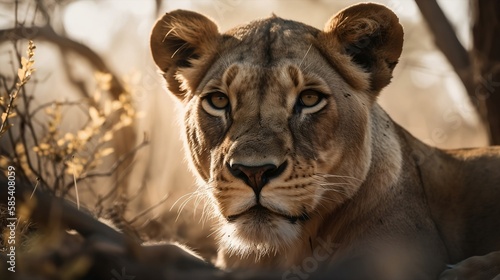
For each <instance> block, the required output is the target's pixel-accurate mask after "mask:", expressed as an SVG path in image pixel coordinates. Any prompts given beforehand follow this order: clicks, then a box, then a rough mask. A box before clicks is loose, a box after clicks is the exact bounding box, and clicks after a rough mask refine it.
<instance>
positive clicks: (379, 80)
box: [323, 3, 403, 93]
mask: <svg viewBox="0 0 500 280" xmlns="http://www.w3.org/2000/svg"><path fill="white" fill-rule="evenodd" d="M323 36H324V39H325V40H328V41H330V42H328V43H327V45H329V47H330V48H332V47H333V48H336V51H340V52H341V53H343V54H345V55H347V56H349V57H350V60H351V61H352V62H354V63H355V64H356V65H358V66H359V67H361V68H362V69H363V70H364V71H365V72H368V73H369V74H370V78H371V81H370V91H372V92H374V93H378V92H380V90H381V89H382V88H384V87H385V86H386V85H388V84H389V82H390V80H391V78H392V70H393V69H394V67H395V66H396V64H397V63H398V59H399V56H400V55H401V51H402V48H403V27H402V26H401V24H399V20H398V17H397V16H396V15H395V14H394V12H392V11H391V10H390V9H389V8H387V7H385V6H383V5H378V4H373V3H363V4H358V5H354V6H351V7H348V8H346V9H344V10H342V11H340V12H339V13H337V14H336V15H335V16H333V17H332V18H331V19H330V20H329V21H328V22H327V24H326V26H325V30H324V32H323Z"/></svg>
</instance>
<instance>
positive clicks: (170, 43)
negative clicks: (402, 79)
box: [151, 4, 500, 280]
mask: <svg viewBox="0 0 500 280" xmlns="http://www.w3.org/2000/svg"><path fill="white" fill-rule="evenodd" d="M402 43H403V30H402V27H401V25H400V24H399V22H398V18H397V17H396V15H395V14H394V13H392V12H391V11H390V10H389V9H387V8H386V7H384V6H381V5H377V4H359V5H355V6H352V7H349V8H347V9H345V10H343V11H341V12H339V13H338V14H336V15H335V16H334V17H332V19H330V20H329V21H328V23H327V24H326V27H325V29H324V30H323V31H320V30H317V29H315V28H313V27H310V26H307V25H304V24H302V23H298V22H294V21H289V20H284V19H281V18H279V17H275V16H274V17H271V18H269V19H264V20H259V21H254V22H251V23H249V24H247V25H244V26H240V27H237V28H234V29H232V30H229V31H227V32H226V33H224V34H220V33H218V31H217V27H216V25H215V24H214V23H213V22H212V21H210V20H209V19H208V18H206V17H204V16H202V15H200V14H196V13H193V12H188V11H182V10H177V11H173V12H171V13H168V14H166V15H165V16H164V17H163V18H162V19H160V20H159V21H158V23H157V24H156V26H155V27H154V29H153V32H152V35H151V50H152V53H153V58H154V60H155V62H156V63H157V65H158V66H159V68H160V69H161V71H162V73H163V75H164V77H165V79H166V81H167V84H168V87H169V90H170V91H171V92H172V93H173V94H175V95H176V96H177V98H178V99H179V100H180V101H181V103H182V104H183V106H184V109H185V110H184V112H185V114H184V129H185V137H186V138H185V139H186V141H185V143H186V149H187V151H188V155H189V159H190V161H191V163H192V166H193V169H194V170H195V171H196V173H197V175H198V176H199V178H200V182H201V186H200V189H201V191H203V192H205V193H206V194H207V199H208V200H209V203H210V204H211V205H212V206H213V214H214V218H215V219H216V220H217V228H216V231H217V232H218V233H219V240H220V252H219V253H220V258H219V261H218V265H219V266H221V267H223V268H231V269H233V268H250V267H255V268H262V269H265V268H272V269H276V268H279V269H283V270H284V276H283V277H284V279H285V278H286V277H288V278H286V279H304V275H301V274H299V272H297V271H295V270H294V269H296V268H297V267H298V268H300V266H301V265H304V263H305V262H306V261H307V260H309V259H311V258H312V259H313V260H315V261H316V262H317V263H321V265H324V266H326V267H330V268H331V269H333V271H334V272H332V273H341V272H342V271H343V270H345V271H344V272H346V273H347V274H348V275H361V276H359V277H360V279H384V280H387V279H434V278H435V277H437V275H439V273H440V272H442V271H443V270H444V269H445V264H446V263H457V262H460V261H462V260H464V259H466V258H468V257H471V256H474V255H486V254H488V253H490V252H493V251H495V250H500V238H499V237H498V236H499V235H498V232H499V230H500V220H499V219H498V216H499V215H500V206H499V203H498V200H499V198H500V188H499V184H500V175H499V174H500V173H499V172H498V170H499V169H500V148H485V149H475V150H458V151H442V150H438V149H435V148H432V147H429V146H427V145H425V144H423V143H421V142H420V141H419V140H417V139H415V138H414V137H412V136H411V135H410V134H409V133H408V132H407V131H406V130H404V129H403V128H401V127H399V126H398V125H397V124H396V123H394V122H393V121H392V120H391V119H390V117H389V116H388V115H387V114H386V113H385V112H384V111H383V110H382V108H381V107H380V106H379V105H378V104H377V103H376V97H377V96H378V94H379V93H380V91H381V89H382V88H383V87H385V86H386V85H387V84H389V82H390V79H391V77H392V70H393V69H394V67H395V65H396V64H397V60H398V58H399V56H400V54H401V50H402ZM311 90H313V92H319V93H321V96H323V97H324V98H322V99H321V98H320V99H319V100H320V101H319V103H318V104H317V105H315V106H313V107H307V106H302V105H300V104H301V103H300V101H299V99H300V98H301V96H302V93H304V92H308V91H311ZM214 92H217V93H223V94H224V96H225V97H226V98H227V100H228V101H229V103H228V104H229V105H228V107H226V108H223V109H220V108H215V107H213V105H211V104H212V103H210V102H211V101H210V100H211V96H213V95H212V94H213V93H214ZM257 167H259V168H257ZM249 170H252V171H249ZM269 170H270V171H269ZM271 171H272V172H271ZM249 172H250V173H249ZM252 172H254V173H252ZM325 242H326V243H325ZM325 244H329V245H328V246H326V245H325ZM325 246H326V247H325ZM357 257H360V258H361V261H359V262H358V261H357V260H358V259H357ZM314 258H316V259H314ZM497 258H498V254H495V253H493V254H489V255H486V256H484V257H480V260H485V261H486V263H494V260H496V259H497ZM320 259H321V260H320ZM354 260H356V261H355V265H354V266H349V265H339V264H349V263H350V262H354ZM492 260H493V261H492ZM488 261H490V262H488ZM471 263H472V265H471ZM475 263H477V262H475V261H471V262H467V261H465V262H462V263H461V264H459V265H458V266H457V268H455V269H454V270H449V271H447V272H445V274H443V275H445V276H446V274H450V273H458V274H460V271H463V270H465V271H467V273H470V272H471V271H474V270H475V269H477V266H475V265H474V264H475ZM490 266H491V265H490ZM349 267H351V268H349ZM460 269H462V270H460ZM499 270H500V269H499ZM450 271H451V272H450ZM457 271H459V272H457ZM499 272H500V271H498V272H497V273H499ZM294 273H295V274H294ZM302 273H303V271H302ZM356 273H357V274H356ZM360 273H361V274H360ZM294 275H295V276H297V277H299V278H293V277H295V276H294ZM333 275H335V274H333ZM495 275H496V274H495Z"/></svg>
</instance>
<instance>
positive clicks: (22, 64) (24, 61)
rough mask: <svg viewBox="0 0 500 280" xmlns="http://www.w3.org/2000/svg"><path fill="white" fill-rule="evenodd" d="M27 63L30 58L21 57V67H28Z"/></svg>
mask: <svg viewBox="0 0 500 280" xmlns="http://www.w3.org/2000/svg"><path fill="white" fill-rule="evenodd" d="M26 64H28V59H26V58H25V57H21V67H22V68H28V67H26Z"/></svg>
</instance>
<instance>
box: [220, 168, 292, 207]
mask: <svg viewBox="0 0 500 280" xmlns="http://www.w3.org/2000/svg"><path fill="white" fill-rule="evenodd" d="M286 165H287V163H286V161H285V162H284V163H282V164H281V165H280V166H276V165H274V164H264V165H259V166H247V165H243V164H232V165H230V164H229V163H228V164H227V167H228V169H229V171H230V172H231V174H233V176H234V177H236V178H240V179H242V180H243V181H245V183H246V184H247V185H249V186H250V187H251V188H252V189H253V191H254V192H255V195H256V196H257V198H258V197H259V194H260V191H261V190H262V188H263V187H264V185H266V184H267V183H268V182H269V180H270V179H272V178H275V177H278V176H279V175H280V174H281V173H283V171H284V170H285V168H286Z"/></svg>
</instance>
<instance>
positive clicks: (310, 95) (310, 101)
mask: <svg viewBox="0 0 500 280" xmlns="http://www.w3.org/2000/svg"><path fill="white" fill-rule="evenodd" d="M322 99H323V96H322V95H321V94H320V93H319V92H316V91H314V90H304V91H303V92H301V93H300V95H299V102H300V105H302V106H303V107H313V106H316V105H317V104H318V103H319V102H320V101H321V100H322Z"/></svg>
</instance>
